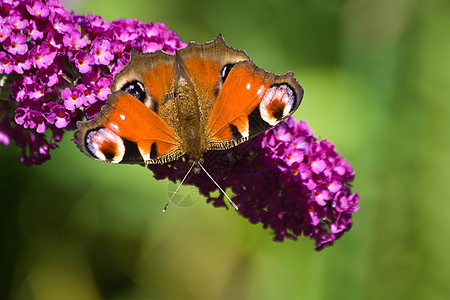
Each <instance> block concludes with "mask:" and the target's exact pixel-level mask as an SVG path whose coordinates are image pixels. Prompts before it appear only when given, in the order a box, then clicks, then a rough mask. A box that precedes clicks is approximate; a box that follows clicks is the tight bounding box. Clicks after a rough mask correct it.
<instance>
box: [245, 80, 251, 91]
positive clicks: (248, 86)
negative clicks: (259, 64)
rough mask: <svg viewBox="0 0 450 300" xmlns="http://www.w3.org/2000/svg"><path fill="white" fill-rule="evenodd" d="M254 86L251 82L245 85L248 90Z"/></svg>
mask: <svg viewBox="0 0 450 300" xmlns="http://www.w3.org/2000/svg"><path fill="white" fill-rule="evenodd" d="M251 87H252V85H251V84H250V82H249V83H247V86H246V87H245V88H246V89H247V90H249V89H250V88H251Z"/></svg>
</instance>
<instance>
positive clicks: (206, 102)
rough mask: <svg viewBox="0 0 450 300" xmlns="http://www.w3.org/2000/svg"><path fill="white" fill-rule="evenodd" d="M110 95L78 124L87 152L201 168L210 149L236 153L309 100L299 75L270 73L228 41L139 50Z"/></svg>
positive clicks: (113, 160) (79, 142)
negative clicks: (179, 161) (185, 163)
mask: <svg viewBox="0 0 450 300" xmlns="http://www.w3.org/2000/svg"><path fill="white" fill-rule="evenodd" d="M111 92H112V93H111V94H110V95H109V96H108V100H107V102H106V104H105V105H104V106H103V108H102V110H101V112H100V113H99V114H98V115H97V116H95V118H94V119H93V120H91V121H89V122H86V123H82V122H78V123H77V126H78V131H77V133H76V140H77V146H78V148H79V149H80V150H81V151H82V152H83V153H85V154H86V155H87V156H89V157H92V158H94V159H96V160H99V161H105V162H111V163H125V164H154V163H160V164H162V163H167V162H170V161H173V160H175V159H177V158H179V157H180V156H182V155H187V157H188V159H189V161H190V162H191V163H192V166H194V165H200V166H201V162H202V160H203V154H204V153H205V152H206V151H208V150H224V149H229V148H232V147H234V146H236V145H239V144H241V143H243V142H245V141H247V140H248V139H250V138H251V137H253V136H255V135H257V134H259V133H261V132H263V131H265V130H267V129H269V128H271V127H273V126H275V125H276V124H278V123H279V122H281V121H282V120H284V119H285V118H286V117H287V116H289V115H291V114H292V113H293V112H294V111H295V110H296V109H297V108H298V106H299V105H300V102H301V100H302V97H303V89H302V87H301V86H300V85H299V84H298V82H297V81H296V80H295V78H294V74H293V73H292V71H289V72H288V73H286V74H284V75H275V74H274V73H271V72H266V71H265V70H264V69H262V68H259V67H257V66H256V65H255V63H254V62H253V61H252V60H251V59H250V58H249V57H248V55H247V54H246V53H245V52H244V51H240V50H236V49H234V48H232V47H230V46H228V45H226V44H225V41H224V39H223V37H222V36H221V35H218V36H217V38H216V39H215V40H213V41H210V42H206V43H203V44H199V43H195V42H191V43H189V45H188V46H187V47H186V48H183V49H180V50H178V51H177V52H176V53H175V55H172V54H168V53H165V52H163V51H157V52H154V53H138V52H135V51H132V53H131V60H130V62H129V63H128V65H127V66H126V67H125V68H124V69H123V70H122V71H121V72H119V73H118V74H116V75H115V77H114V81H113V84H112V86H111ZM191 169H192V167H191ZM208 175H209V174H208Z"/></svg>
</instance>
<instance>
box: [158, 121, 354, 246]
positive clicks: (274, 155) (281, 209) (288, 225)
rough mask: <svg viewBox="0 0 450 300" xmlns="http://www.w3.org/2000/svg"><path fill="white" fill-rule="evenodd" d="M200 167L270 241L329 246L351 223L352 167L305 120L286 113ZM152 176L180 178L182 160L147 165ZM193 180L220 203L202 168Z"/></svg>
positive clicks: (209, 155) (183, 169)
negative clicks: (276, 122)
mask: <svg viewBox="0 0 450 300" xmlns="http://www.w3.org/2000/svg"><path fill="white" fill-rule="evenodd" d="M204 167H205V169H206V170H207V171H208V172H210V173H211V174H212V176H213V177H214V178H215V180H216V181H217V182H218V184H219V185H220V186H221V187H222V188H223V189H225V188H231V191H232V192H233V193H234V197H233V198H232V200H233V202H234V203H236V204H237V206H238V207H239V211H238V212H239V213H240V214H241V215H242V216H244V217H245V218H247V219H249V221H250V222H252V223H255V224H256V223H262V224H263V227H264V228H271V229H272V230H273V232H274V240H276V241H283V240H284V238H290V239H294V240H295V239H297V237H298V236H300V235H302V234H303V235H305V236H309V237H310V238H312V239H314V240H315V243H316V250H321V249H322V248H324V247H325V246H328V245H332V244H333V242H334V241H335V240H337V239H339V238H340V237H341V236H342V234H343V233H344V232H345V231H347V230H349V229H350V227H351V224H352V223H351V221H352V214H353V213H354V212H356V211H357V210H358V206H357V204H358V201H359V196H358V195H357V194H353V193H351V191H350V183H351V181H353V178H354V175H355V174H354V172H353V170H352V167H351V165H350V164H348V163H347V162H346V161H345V160H344V159H343V158H342V157H341V156H340V155H339V154H337V153H336V151H335V149H334V146H333V145H332V144H331V143H330V142H328V141H327V140H321V141H318V140H317V139H316V138H315V137H314V136H313V133H312V131H311V130H310V129H309V128H308V126H307V125H306V123H305V122H303V121H300V122H299V123H297V122H296V121H295V120H294V119H293V118H292V117H290V118H288V119H287V120H285V121H284V122H282V123H281V124H279V125H278V126H276V127H275V128H273V129H271V130H268V131H266V132H265V133H263V134H261V135H259V136H257V137H256V138H254V139H253V140H251V141H249V142H246V143H244V144H242V145H240V146H238V147H236V148H233V149H231V150H227V151H210V152H208V153H206V155H205V162H204ZM149 168H150V169H151V170H153V172H154V174H155V178H157V179H162V178H169V179H170V180H172V181H175V180H180V179H181V178H183V177H184V175H185V174H186V172H187V170H188V169H189V163H188V162H186V161H182V160H179V161H176V162H174V163H171V164H166V165H151V166H149ZM186 184H193V185H195V186H197V187H198V188H199V191H200V192H201V193H202V194H203V195H205V196H206V197H208V202H212V203H213V205H214V206H225V202H224V196H223V194H219V195H218V196H216V197H214V196H212V194H213V193H215V194H216V195H217V188H216V186H215V185H214V183H213V182H212V181H211V180H210V179H209V178H208V177H207V175H205V174H204V173H203V172H200V174H192V176H190V177H189V178H188V179H187V180H186Z"/></svg>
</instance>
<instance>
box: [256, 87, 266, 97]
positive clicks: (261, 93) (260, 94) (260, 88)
mask: <svg viewBox="0 0 450 300" xmlns="http://www.w3.org/2000/svg"><path fill="white" fill-rule="evenodd" d="M265 92H266V87H265V86H264V85H261V86H260V87H259V89H258V91H257V92H256V95H258V96H259V97H261V96H262V95H263V94H264V93H265Z"/></svg>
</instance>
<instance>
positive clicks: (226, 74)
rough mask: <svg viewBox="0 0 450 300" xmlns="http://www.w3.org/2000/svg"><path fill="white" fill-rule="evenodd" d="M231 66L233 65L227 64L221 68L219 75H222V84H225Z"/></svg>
mask: <svg viewBox="0 0 450 300" xmlns="http://www.w3.org/2000/svg"><path fill="white" fill-rule="evenodd" d="M233 66H234V64H227V65H225V66H224V67H223V68H222V71H221V72H220V74H221V75H222V82H225V79H226V78H227V76H228V74H229V73H230V71H231V69H232V68H233Z"/></svg>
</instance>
